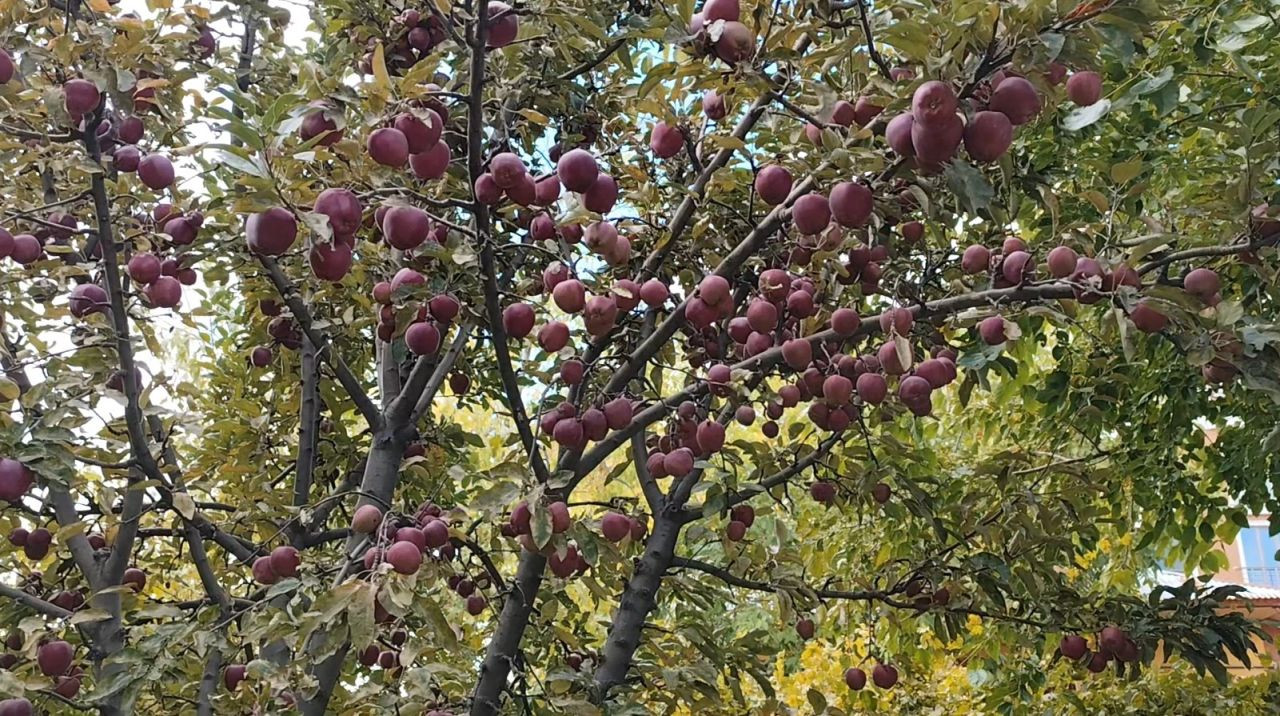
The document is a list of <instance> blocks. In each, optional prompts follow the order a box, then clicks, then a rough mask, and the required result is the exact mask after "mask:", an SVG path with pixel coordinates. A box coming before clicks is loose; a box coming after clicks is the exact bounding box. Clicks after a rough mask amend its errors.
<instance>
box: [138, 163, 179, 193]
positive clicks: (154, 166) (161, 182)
mask: <svg viewBox="0 0 1280 716" xmlns="http://www.w3.org/2000/svg"><path fill="white" fill-rule="evenodd" d="M138 178H139V179H140V180H142V183H143V184H145V185H146V186H147V188H149V189H152V190H154V191H159V190H161V189H164V188H165V187H167V186H169V185H170V184H173V178H174V172H173V162H171V161H169V158H168V157H166V156H164V155H163V154H148V155H147V156H146V157H143V159H142V161H141V162H138Z"/></svg>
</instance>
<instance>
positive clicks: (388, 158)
mask: <svg viewBox="0 0 1280 716" xmlns="http://www.w3.org/2000/svg"><path fill="white" fill-rule="evenodd" d="M365 149H366V150H367V151H368V152H369V158H371V159H373V161H375V162H377V163H379V164H381V165H383V166H386V167H403V166H404V165H405V164H406V163H408V161H409V140H408V138H407V137H405V136H404V132H401V131H400V130H398V129H396V128H395V127H382V128H380V129H375V130H373V131H372V132H370V133H369V138H368V140H366V142H365Z"/></svg>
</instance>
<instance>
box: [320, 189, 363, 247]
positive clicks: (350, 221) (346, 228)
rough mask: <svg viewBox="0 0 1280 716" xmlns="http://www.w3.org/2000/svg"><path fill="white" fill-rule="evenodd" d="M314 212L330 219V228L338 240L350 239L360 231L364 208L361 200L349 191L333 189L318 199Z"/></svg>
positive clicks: (323, 193)
mask: <svg viewBox="0 0 1280 716" xmlns="http://www.w3.org/2000/svg"><path fill="white" fill-rule="evenodd" d="M312 211H314V212H315V213H317V214H323V215H324V216H327V217H329V226H330V227H332V228H333V235H334V237H336V238H341V239H350V238H351V237H353V236H355V235H356V232H357V231H359V230H360V224H361V214H362V212H363V208H362V207H361V206H360V200H359V199H358V198H356V195H355V194H354V193H352V192H351V190H349V189H343V188H340V187H333V188H329V189H325V190H324V191H322V192H320V195H319V196H317V197H316V201H315V205H314V206H313V207H312Z"/></svg>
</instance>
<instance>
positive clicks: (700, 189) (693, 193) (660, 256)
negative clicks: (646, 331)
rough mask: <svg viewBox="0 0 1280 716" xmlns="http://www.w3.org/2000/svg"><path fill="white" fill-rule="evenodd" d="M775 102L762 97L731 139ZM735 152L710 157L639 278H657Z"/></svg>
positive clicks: (803, 43) (804, 42)
mask: <svg viewBox="0 0 1280 716" xmlns="http://www.w3.org/2000/svg"><path fill="white" fill-rule="evenodd" d="M810 42H812V40H811V39H810V38H809V36H808V35H805V36H804V37H802V38H800V40H798V41H797V42H796V44H795V45H794V46H793V47H792V51H793V52H795V53H796V54H799V53H801V52H804V51H805V49H806V48H807V47H809V43H810ZM773 98H774V94H773V93H772V92H765V93H764V94H762V95H760V97H759V98H757V99H756V101H755V102H753V103H752V104H751V107H750V108H749V109H747V113H746V114H745V115H744V116H743V117H742V119H741V120H739V122H738V124H737V126H735V127H734V128H733V132H732V134H731V135H730V136H732V137H733V138H734V139H738V140H743V141H745V140H746V138H747V134H749V133H750V132H751V130H752V129H753V128H755V126H756V123H757V122H759V121H760V118H761V117H763V116H764V114H765V111H766V110H767V109H769V105H770V104H771V103H772V102H773ZM736 151H737V148H736V146H735V145H734V144H733V143H730V144H727V145H726V146H724V147H723V148H721V149H720V151H718V152H716V153H715V154H714V155H713V156H712V157H711V161H709V162H707V164H706V166H705V167H703V169H702V172H701V173H700V174H698V178H697V179H695V180H694V182H693V185H692V186H690V187H689V191H688V194H687V195H686V196H685V198H684V200H683V201H681V202H680V206H678V207H676V210H675V213H674V214H672V215H671V223H670V224H669V227H668V229H667V234H668V236H666V237H665V241H664V242H663V243H660V244H659V245H658V247H657V248H655V249H654V250H653V252H652V253H650V254H649V256H648V257H646V258H645V260H644V265H643V266H641V268H640V271H639V273H638V274H637V276H638V278H640V279H643V278H645V277H652V276H654V275H656V274H657V272H658V268H659V267H661V266H662V262H663V261H664V260H665V259H666V257H667V254H668V253H670V252H671V250H672V249H674V248H675V247H676V244H677V243H678V242H679V241H680V237H681V235H683V234H684V231H685V229H687V228H688V227H689V223H690V222H691V221H692V220H693V212H694V211H696V210H697V208H698V202H699V201H701V200H702V197H703V196H704V195H705V194H706V191H707V185H708V184H710V183H711V177H712V176H713V175H715V173H716V172H717V171H719V170H720V169H722V168H724V166H725V165H726V164H728V163H729V160H730V159H732V158H733V154H734V152H736Z"/></svg>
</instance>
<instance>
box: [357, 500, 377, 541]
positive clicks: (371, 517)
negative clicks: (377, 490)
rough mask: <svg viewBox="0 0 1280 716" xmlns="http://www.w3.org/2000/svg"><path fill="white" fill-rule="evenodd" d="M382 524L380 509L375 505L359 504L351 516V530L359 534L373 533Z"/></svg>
mask: <svg viewBox="0 0 1280 716" xmlns="http://www.w3.org/2000/svg"><path fill="white" fill-rule="evenodd" d="M381 525H382V510H380V509H378V507H377V506H376V505H360V507H358V508H356V512H355V514H354V515H353V516H352V517H351V530H352V531H353V532H357V533H360V534H373V533H374V532H376V531H377V530H378V528H379V527H380V526H381Z"/></svg>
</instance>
